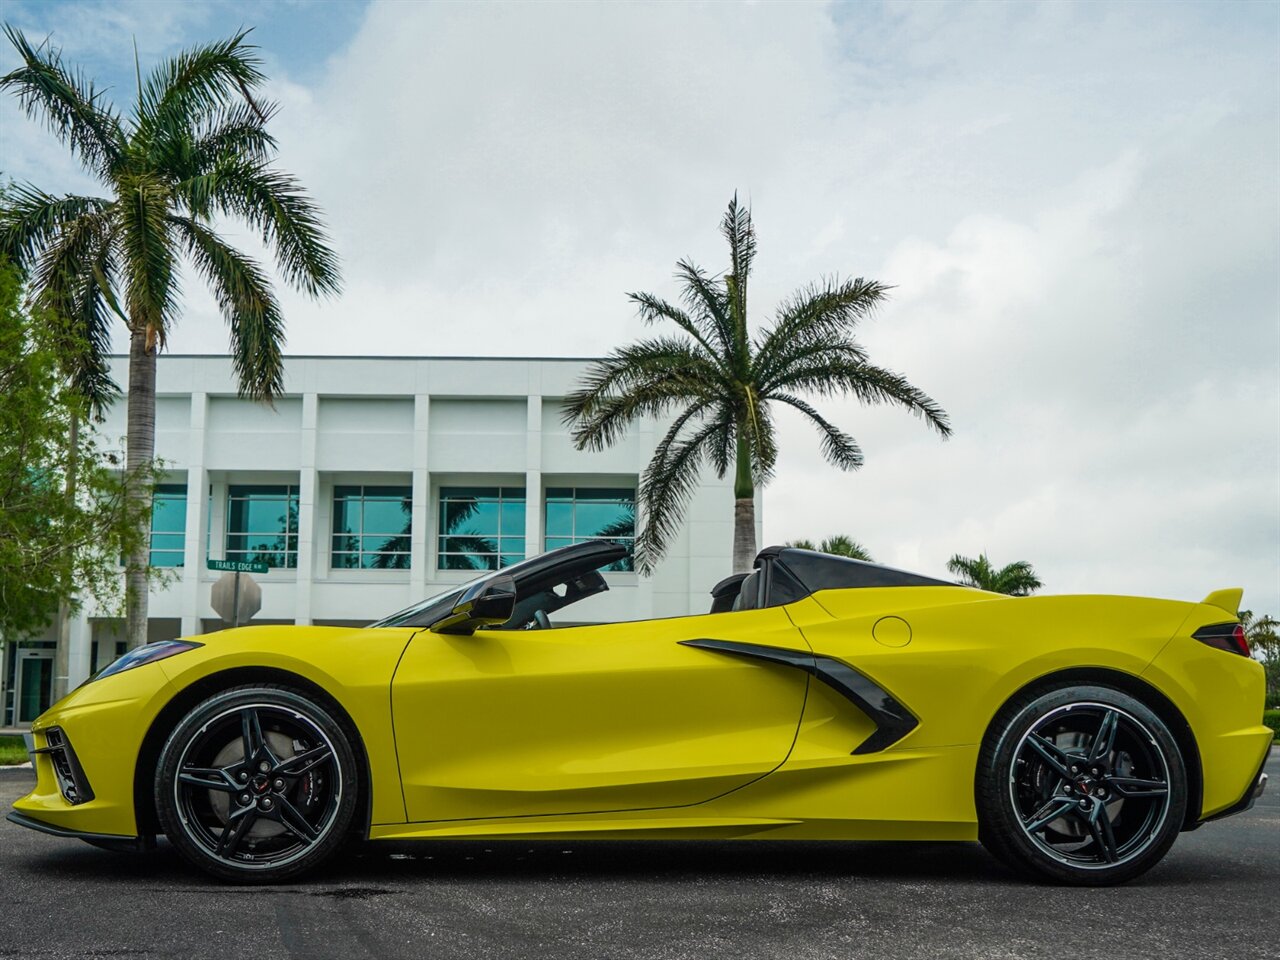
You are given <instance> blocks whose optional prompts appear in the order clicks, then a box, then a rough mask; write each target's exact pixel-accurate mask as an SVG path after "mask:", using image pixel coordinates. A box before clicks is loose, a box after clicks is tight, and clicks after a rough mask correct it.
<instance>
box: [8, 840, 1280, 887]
mask: <svg viewBox="0 0 1280 960" xmlns="http://www.w3.org/2000/svg"><path fill="white" fill-rule="evenodd" d="M20 863H21V864H22V869H25V870H27V871H31V872H33V873H38V874H40V875H41V876H43V877H44V878H46V879H49V878H66V879H74V880H76V881H93V880H110V881H111V882H112V883H113V884H121V883H124V884H136V885H139V886H144V887H154V886H156V885H157V884H159V885H162V886H164V887H165V888H166V889H175V888H181V887H196V888H200V889H205V890H208V889H214V890H216V889H219V888H221V889H262V888H243V887H241V888H235V887H227V886H226V885H223V884H220V883H218V882H217V881H213V880H209V879H207V878H206V877H205V876H204V875H203V874H201V873H200V872H199V871H198V870H196V869H195V868H193V867H191V866H189V865H188V864H187V863H186V862H185V861H184V860H182V858H181V857H180V856H178V854H177V852H176V851H175V850H174V849H173V848H172V847H170V846H169V845H168V844H167V843H165V842H164V841H163V840H162V841H161V842H160V844H159V846H158V848H157V849H156V850H154V851H151V852H149V853H146V854H136V853H115V852H110V851H105V850H98V849H94V848H92V847H89V846H87V845H71V846H61V847H59V848H57V849H50V850H48V851H47V852H43V851H42V852H41V853H39V854H35V855H29V856H26V857H23V858H22V860H21V861H20ZM1223 868H1224V864H1223V862H1222V858H1221V857H1220V856H1214V855H1212V854H1210V853H1208V852H1207V851H1184V852H1182V853H1181V855H1180V854H1179V853H1178V852H1177V851H1175V852H1174V854H1173V855H1172V856H1170V857H1169V858H1168V859H1166V860H1165V861H1164V862H1163V863H1161V864H1160V865H1158V866H1157V867H1156V868H1155V869H1153V870H1152V871H1151V872H1150V873H1149V874H1146V875H1145V876H1143V877H1141V878H1139V879H1137V880H1135V881H1133V882H1132V883H1131V884H1130V885H1131V886H1142V887H1151V886H1155V887H1179V886H1184V885H1188V884H1203V883H1204V882H1206V880H1212V879H1217V878H1216V876H1215V875H1216V874H1218V873H1221V872H1223ZM1226 872H1227V873H1228V874H1229V877H1230V879H1231V880H1232V881H1233V882H1250V881H1261V882H1268V883H1270V882H1274V880H1275V876H1276V869H1275V864H1274V863H1271V862H1258V863H1252V864H1250V863H1244V864H1242V863H1240V862H1239V861H1236V862H1233V863H1230V864H1229V870H1228V871H1226ZM752 878H754V879H760V880H770V879H786V878H792V879H797V878H798V879H812V880H827V879H843V880H852V881H859V880H866V881H891V882H892V881H897V882H905V883H914V882H940V881H943V882H947V883H949V884H952V885H955V884H960V885H966V884H974V885H993V886H1008V885H1015V886H1024V885H1025V883H1026V881H1024V880H1022V879H1021V878H1020V877H1019V876H1017V875H1016V874H1015V873H1013V872H1012V871H1011V870H1009V869H1008V868H1006V867H1005V866H1004V865H1003V864H1001V863H1000V862H999V861H997V860H996V859H994V858H993V857H991V856H990V855H989V854H988V853H987V852H986V851H985V850H983V849H982V847H981V846H979V845H978V844H976V843H954V842H953V843H924V842H910V843H909V842H893V843H890V842H879V843H877V842H849V841H843V842H842V841H831V842H807V841H790V842H786V841H736V842H725V841H631V842H615V841H586V842H572V843H569V842H556V841H532V842H531V841H502V842H495V841H479V840H466V841H423V842H417V843H389V842H382V843H376V844H363V845H359V846H353V847H352V848H350V849H349V850H348V851H346V852H345V853H343V854H342V855H340V856H338V857H336V858H334V860H332V861H330V862H329V863H327V864H324V865H322V866H321V867H320V868H319V869H317V870H316V871H314V872H313V873H311V874H307V875H305V876H303V877H300V878H298V879H297V880H293V881H289V882H287V883H286V884H285V886H284V887H283V888H278V889H291V890H294V891H297V890H299V889H306V890H307V891H309V892H312V893H314V894H316V895H318V896H334V897H346V896H348V895H349V896H352V897H355V896H357V895H358V894H359V895H363V894H364V893H368V894H370V895H373V894H376V893H379V892H383V891H381V885H387V884H390V885H393V886H395V885H400V884H405V883H413V882H415V881H422V882H428V881H448V882H453V883H468V882H490V881H504V880H521V879H526V880H535V881H536V880H543V881H556V880H559V881H564V880H576V879H582V880H600V881H612V882H620V883H627V882H635V883H648V882H666V883H681V882H690V883H698V882H707V881H715V880H719V879H722V880H742V879H752ZM1221 879H1226V877H1223V878H1221ZM264 892H265V891H264Z"/></svg>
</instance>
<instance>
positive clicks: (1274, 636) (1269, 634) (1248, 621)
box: [1240, 610, 1280, 660]
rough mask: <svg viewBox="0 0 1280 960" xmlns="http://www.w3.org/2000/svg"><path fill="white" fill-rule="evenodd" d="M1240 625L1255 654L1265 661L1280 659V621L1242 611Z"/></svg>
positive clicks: (1250, 611)
mask: <svg viewBox="0 0 1280 960" xmlns="http://www.w3.org/2000/svg"><path fill="white" fill-rule="evenodd" d="M1240 625H1241V626H1242V627H1244V635H1245V639H1246V640H1248V641H1249V649H1251V650H1252V651H1253V652H1254V653H1255V654H1258V655H1260V656H1261V658H1263V659H1265V660H1272V659H1275V658H1280V620H1276V618H1275V617H1273V616H1271V615H1270V614H1265V613H1264V614H1263V615H1262V616H1260V617H1257V616H1254V613H1253V611H1252V610H1241V611H1240Z"/></svg>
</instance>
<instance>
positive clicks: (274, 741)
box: [155, 685, 358, 883]
mask: <svg viewBox="0 0 1280 960" xmlns="http://www.w3.org/2000/svg"><path fill="white" fill-rule="evenodd" d="M357 784H358V778H357V776H356V761H355V756H354V755H353V753H352V750H351V746H350V744H349V742H348V739H347V734H346V732H345V731H344V729H343V727H342V725H341V724H340V723H339V722H338V721H337V720H336V719H335V717H334V716H333V715H332V714H331V712H330V711H329V710H328V709H327V708H326V707H324V706H322V705H321V704H319V703H317V702H316V701H315V699H313V698H311V697H309V696H307V695H304V694H302V693H300V692H298V691H296V690H292V689H289V688H286V687H276V686H267V685H253V686H243V687H236V688H234V689H231V690H227V691H225V692H223V693H219V694H217V695H215V696H212V697H210V698H209V699H207V700H205V701H204V702H203V703H200V704H199V705H197V706H196V707H195V708H194V709H192V711H191V712H190V713H188V714H187V715H186V716H185V717H184V718H183V719H182V721H181V722H180V723H179V724H178V725H177V727H176V728H175V729H174V731H173V733H172V734H170V736H169V739H168V741H167V742H166V743H165V746H164V749H163V750H162V751H161V753H160V760H159V763H158V765H157V770H156V780H155V800H156V810H157V812H158V814H159V817H160V824H161V826H162V827H163V829H164V832H165V835H166V836H167V837H168V838H169V841H170V842H171V843H172V844H173V845H174V846H175V847H176V848H177V849H178V851H179V852H180V853H181V854H182V855H183V856H184V857H185V858H186V859H187V860H189V861H190V862H191V863H193V864H195V865H196V866H198V867H200V868H201V869H202V870H205V871H207V872H209V873H211V874H213V875H214V876H217V877H220V878H222V879H225V880H233V881H236V882H240V883H271V882H275V881H279V880H283V879H286V878H288V877H292V876H294V875H296V874H299V873H301V872H303V871H305V870H309V869H311V868H313V867H315V866H317V865H318V864H319V863H320V862H322V861H323V860H325V859H327V858H328V857H329V856H330V855H331V854H332V853H333V852H334V851H335V850H336V849H337V848H338V847H339V846H340V845H341V844H342V842H343V840H344V839H345V837H346V835H347V832H348V828H349V827H350V826H351V821H352V818H353V817H354V815H355V809H356V799H357V798H356V793H357Z"/></svg>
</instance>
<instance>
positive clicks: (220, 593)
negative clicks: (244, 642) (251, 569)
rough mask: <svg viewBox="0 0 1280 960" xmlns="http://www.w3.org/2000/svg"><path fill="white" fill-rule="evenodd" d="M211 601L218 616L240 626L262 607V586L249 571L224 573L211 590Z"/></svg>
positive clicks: (234, 625)
mask: <svg viewBox="0 0 1280 960" xmlns="http://www.w3.org/2000/svg"><path fill="white" fill-rule="evenodd" d="M209 603H210V605H211V606H212V607H213V609H214V612H215V613H217V614H218V616H220V617H221V618H222V619H223V620H225V621H226V622H227V623H229V624H231V625H232V626H233V627H238V626H240V624H242V623H245V622H246V621H248V620H251V619H253V615H254V614H255V613H257V612H258V611H259V610H261V609H262V588H261V587H260V586H258V581H256V580H254V579H253V577H251V576H249V575H248V574H247V573H224V574H223V575H222V576H221V577H219V578H218V581H217V582H216V583H215V584H214V585H213V589H211V590H210V591H209Z"/></svg>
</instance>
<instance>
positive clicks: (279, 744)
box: [209, 730, 298, 839]
mask: <svg viewBox="0 0 1280 960" xmlns="http://www.w3.org/2000/svg"><path fill="white" fill-rule="evenodd" d="M263 736H264V737H265V738H266V741H267V745H268V746H269V747H271V752H272V753H274V754H275V755H276V756H277V757H278V758H280V759H281V760H288V759H289V758H290V757H292V756H293V755H294V754H296V753H297V752H298V751H297V749H296V748H295V746H294V742H293V740H292V739H291V738H290V737H287V736H285V735H284V734H283V733H281V732H280V731H278V730H264V731H263ZM243 759H244V741H243V740H241V739H240V738H239V737H237V738H236V739H234V740H232V741H231V742H230V743H228V744H227V745H226V746H225V747H223V748H222V749H221V750H219V751H218V755H217V756H216V757H214V758H213V765H214V766H215V767H229V766H231V765H232V764H233V763H237V762H239V761H240V760H243ZM209 806H211V807H212V808H213V812H214V813H215V814H216V815H217V817H218V819H219V820H220V821H221V822H222V823H223V824H225V823H226V822H227V815H228V813H229V812H230V810H231V796H230V795H229V794H227V793H224V792H223V791H221V790H210V791H209ZM284 832H285V828H284V824H282V823H278V822H277V821H275V820H268V819H266V818H265V817H258V818H257V819H256V820H255V821H254V823H253V826H252V827H250V828H249V832H248V833H246V834H245V837H247V838H249V839H259V838H262V837H278V836H279V835H280V834H282V833H284Z"/></svg>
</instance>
